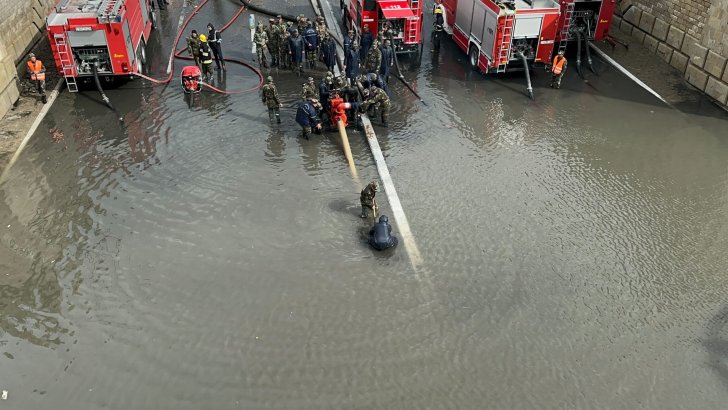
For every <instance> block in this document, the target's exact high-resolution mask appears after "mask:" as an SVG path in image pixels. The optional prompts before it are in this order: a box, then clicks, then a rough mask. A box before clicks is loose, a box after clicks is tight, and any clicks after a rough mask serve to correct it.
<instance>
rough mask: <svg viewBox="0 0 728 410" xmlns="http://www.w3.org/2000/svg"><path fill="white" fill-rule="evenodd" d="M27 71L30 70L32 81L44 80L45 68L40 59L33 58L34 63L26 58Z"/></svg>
mask: <svg viewBox="0 0 728 410" xmlns="http://www.w3.org/2000/svg"><path fill="white" fill-rule="evenodd" d="M28 71H30V79H31V80H34V81H45V68H43V63H41V62H40V60H37V59H36V60H35V64H33V62H32V61H30V60H28Z"/></svg>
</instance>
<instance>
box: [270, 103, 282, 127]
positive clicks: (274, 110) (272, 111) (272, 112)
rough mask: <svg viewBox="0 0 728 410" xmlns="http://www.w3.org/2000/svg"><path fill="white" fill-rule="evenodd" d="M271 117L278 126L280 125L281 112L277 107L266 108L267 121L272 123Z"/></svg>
mask: <svg viewBox="0 0 728 410" xmlns="http://www.w3.org/2000/svg"><path fill="white" fill-rule="evenodd" d="M273 117H275V119H276V122H277V123H278V124H280V123H281V110H280V108H278V107H268V119H269V120H270V122H271V123H273Z"/></svg>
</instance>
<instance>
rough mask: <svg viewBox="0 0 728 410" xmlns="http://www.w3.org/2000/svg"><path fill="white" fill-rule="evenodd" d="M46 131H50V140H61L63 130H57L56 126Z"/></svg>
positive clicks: (56, 141)
mask: <svg viewBox="0 0 728 410" xmlns="http://www.w3.org/2000/svg"><path fill="white" fill-rule="evenodd" d="M48 132H50V133H51V141H53V143H54V144H58V143H59V142H61V141H63V138H64V135H63V131H61V130H59V129H58V128H56V127H53V128H51V129H49V130H48Z"/></svg>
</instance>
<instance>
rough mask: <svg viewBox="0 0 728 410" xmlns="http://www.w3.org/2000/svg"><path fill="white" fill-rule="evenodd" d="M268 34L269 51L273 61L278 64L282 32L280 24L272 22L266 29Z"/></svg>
mask: <svg viewBox="0 0 728 410" xmlns="http://www.w3.org/2000/svg"><path fill="white" fill-rule="evenodd" d="M266 34H267V35H268V53H269V54H270V59H271V63H273V64H274V65H275V64H278V43H280V41H281V40H280V33H279V31H278V26H277V25H275V24H273V23H271V24H270V25H269V26H268V27H267V30H266Z"/></svg>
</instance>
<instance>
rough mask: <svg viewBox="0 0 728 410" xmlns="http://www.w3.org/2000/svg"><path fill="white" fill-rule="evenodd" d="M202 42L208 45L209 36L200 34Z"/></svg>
mask: <svg viewBox="0 0 728 410" xmlns="http://www.w3.org/2000/svg"><path fill="white" fill-rule="evenodd" d="M200 41H202V42H203V43H207V36H206V35H204V34H200Z"/></svg>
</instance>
